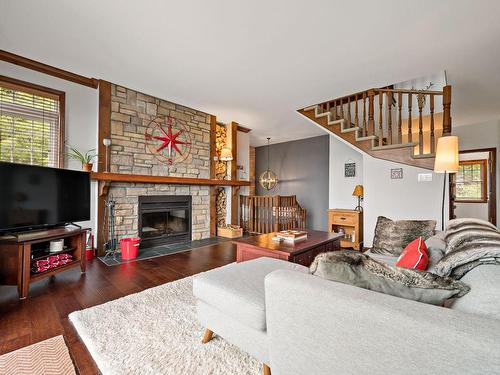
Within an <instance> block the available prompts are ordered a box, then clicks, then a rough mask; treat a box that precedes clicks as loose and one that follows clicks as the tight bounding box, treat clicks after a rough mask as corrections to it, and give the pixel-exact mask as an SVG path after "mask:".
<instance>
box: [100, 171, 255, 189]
mask: <svg viewBox="0 0 500 375" xmlns="http://www.w3.org/2000/svg"><path fill="white" fill-rule="evenodd" d="M90 179H91V180H94V181H109V182H143V183H149V184H173V185H207V186H250V181H238V180H212V179H209V178H191V177H169V176H150V175H140V174H125V173H108V172H91V173H90Z"/></svg>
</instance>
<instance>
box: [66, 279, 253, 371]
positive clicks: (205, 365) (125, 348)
mask: <svg viewBox="0 0 500 375" xmlns="http://www.w3.org/2000/svg"><path fill="white" fill-rule="evenodd" d="M192 278H193V277H187V278H185V279H182V280H177V281H174V282H172V283H167V284H164V285H160V286H158V287H155V288H151V289H147V290H145V291H142V292H140V293H136V294H131V295H129V296H126V297H123V298H120V299H117V300H114V301H111V302H107V303H105V304H103V305H99V306H95V307H91V308H88V309H85V310H82V311H76V312H73V313H71V314H70V315H69V319H70V320H71V322H72V323H73V325H74V326H75V327H76V330H77V331H78V334H79V335H80V337H81V338H82V340H83V342H84V343H85V345H86V346H87V349H88V350H89V351H90V354H91V355H92V358H93V359H94V360H95V362H96V363H97V366H98V367H99V369H100V370H101V371H102V373H103V374H106V375H107V374H141V375H142V374H175V375H180V374H190V375H191V374H192V375H195V374H203V375H205V374H213V375H216V374H248V375H250V374H255V375H257V374H260V372H261V365H260V364H259V363H258V362H257V361H256V360H255V359H253V358H252V357H250V356H249V355H247V354H246V353H244V352H242V351H241V350H239V349H238V348H237V347H235V346H233V345H231V344H229V343H227V342H226V341H224V340H223V339H221V338H220V337H218V336H215V337H214V339H213V340H212V341H210V342H209V343H207V344H202V343H201V338H202V335H203V332H204V328H203V327H201V326H200V324H199V323H198V321H197V319H196V306H195V298H194V297H193V293H192V286H193V282H192Z"/></svg>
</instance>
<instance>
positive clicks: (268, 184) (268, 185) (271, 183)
mask: <svg viewBox="0 0 500 375" xmlns="http://www.w3.org/2000/svg"><path fill="white" fill-rule="evenodd" d="M270 139H271V138H267V169H266V170H265V171H264V172H263V173H262V174H261V175H260V176H259V184H260V186H262V187H263V188H264V189H266V190H271V189H274V187H275V186H276V185H277V184H278V176H277V175H276V173H274V172H273V171H272V170H271V169H269V140H270Z"/></svg>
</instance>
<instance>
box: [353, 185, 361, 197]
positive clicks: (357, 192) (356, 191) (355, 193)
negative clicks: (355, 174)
mask: <svg viewBox="0 0 500 375" xmlns="http://www.w3.org/2000/svg"><path fill="white" fill-rule="evenodd" d="M352 196H353V197H362V196H363V185H356V187H355V188H354V191H353V192H352Z"/></svg>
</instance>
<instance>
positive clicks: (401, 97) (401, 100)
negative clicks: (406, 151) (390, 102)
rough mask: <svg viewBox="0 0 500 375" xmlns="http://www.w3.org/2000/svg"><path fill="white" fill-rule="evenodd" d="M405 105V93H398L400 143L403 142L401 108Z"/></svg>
mask: <svg viewBox="0 0 500 375" xmlns="http://www.w3.org/2000/svg"><path fill="white" fill-rule="evenodd" d="M402 107H403V93H401V92H399V93H398V145H399V144H401V143H403V119H402V116H401V108H402Z"/></svg>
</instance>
